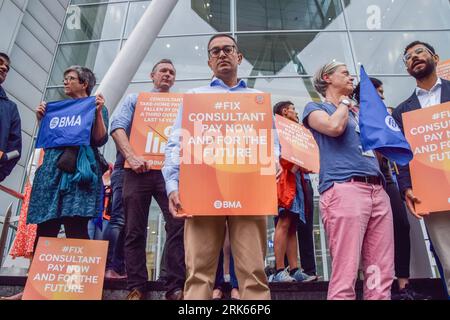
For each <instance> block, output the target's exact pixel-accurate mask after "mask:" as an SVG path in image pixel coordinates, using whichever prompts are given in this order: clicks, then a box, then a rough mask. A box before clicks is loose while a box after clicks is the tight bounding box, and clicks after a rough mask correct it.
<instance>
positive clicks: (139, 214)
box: [122, 169, 186, 294]
mask: <svg viewBox="0 0 450 320" xmlns="http://www.w3.org/2000/svg"><path fill="white" fill-rule="evenodd" d="M122 197H123V198H122V199H123V206H124V210H125V264H126V269H127V274H128V289H129V290H133V289H138V290H141V291H145V287H146V284H147V281H148V272H147V263H146V261H147V254H146V250H145V248H146V244H147V224H148V215H149V210H150V204H151V201H152V198H155V200H156V202H157V203H158V205H159V207H160V208H161V211H162V213H163V215H164V219H165V221H166V232H167V236H166V243H165V251H166V255H165V256H166V261H165V266H166V270H167V282H166V289H167V294H170V293H172V292H173V291H175V290H177V289H183V288H184V282H185V277H186V275H185V274H186V266H185V262H184V220H178V219H175V218H173V217H172V215H171V214H170V212H169V200H168V198H167V195H166V187H165V182H164V178H163V175H162V173H161V171H159V170H151V171H149V172H146V173H142V174H137V173H135V172H134V171H132V170H130V169H126V170H125V175H124V182H123V190H122Z"/></svg>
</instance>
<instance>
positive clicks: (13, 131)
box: [0, 86, 22, 182]
mask: <svg viewBox="0 0 450 320" xmlns="http://www.w3.org/2000/svg"><path fill="white" fill-rule="evenodd" d="M14 150H17V151H19V153H22V131H21V124H20V115H19V111H18V110H17V105H16V104H15V103H14V102H12V101H11V100H9V99H8V97H7V96H6V93H5V91H4V90H3V88H2V87H1V86H0V151H2V152H4V153H7V152H11V151H14ZM19 159H20V157H19V158H15V159H13V160H10V161H7V162H6V163H5V162H3V163H0V182H2V181H3V180H4V179H5V178H6V177H7V176H8V175H9V174H10V173H11V171H12V170H13V168H14V166H15V165H16V163H17V162H18V161H19Z"/></svg>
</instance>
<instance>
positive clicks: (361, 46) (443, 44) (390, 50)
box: [352, 31, 450, 74]
mask: <svg viewBox="0 0 450 320" xmlns="http://www.w3.org/2000/svg"><path fill="white" fill-rule="evenodd" d="M352 38H353V44H354V48H355V55H356V57H357V59H358V60H357V62H358V63H362V64H364V67H365V69H366V71H367V73H369V74H407V72H406V68H405V65H404V63H403V61H402V56H403V52H404V48H405V47H406V46H407V45H408V44H409V43H411V42H413V41H415V40H421V41H425V42H427V43H429V44H431V45H432V46H433V47H434V48H435V50H436V53H437V54H439V56H440V57H441V59H442V60H446V59H449V58H450V46H449V45H448V44H449V42H450V33H449V32H448V31H433V32H425V31H422V32H352Z"/></svg>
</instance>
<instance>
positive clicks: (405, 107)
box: [392, 41, 450, 292]
mask: <svg viewBox="0 0 450 320" xmlns="http://www.w3.org/2000/svg"><path fill="white" fill-rule="evenodd" d="M403 61H404V63H405V66H406V69H407V71H408V73H409V74H410V75H411V76H413V77H414V78H415V79H416V83H417V87H416V89H415V90H414V93H413V94H412V96H411V97H410V98H409V99H407V100H406V101H404V102H402V103H401V104H400V105H399V106H398V107H397V108H396V109H395V110H394V113H393V114H392V116H393V117H394V119H395V120H396V121H397V123H398V125H399V126H400V128H401V129H402V132H403V120H402V113H404V112H409V111H413V110H416V109H420V108H427V107H430V106H434V105H437V104H441V103H444V102H447V101H450V81H447V80H444V79H441V78H438V76H437V74H436V66H437V64H438V63H439V56H438V55H437V54H436V52H435V50H434V48H433V47H432V46H431V45H429V44H428V43H425V42H421V41H414V42H412V43H410V44H409V45H408V46H406V48H405V51H404V56H403ZM399 173H400V174H399V176H398V183H399V187H400V191H401V193H402V195H403V196H404V197H405V200H406V205H407V207H408V209H409V211H410V212H411V213H412V214H413V215H414V216H416V217H417V218H418V219H421V218H422V217H423V218H424V219H425V225H426V227H427V230H428V235H429V237H430V239H431V241H432V244H433V248H434V253H435V255H437V257H438V260H439V261H440V263H441V265H442V269H443V275H442V276H443V278H444V280H445V283H446V285H447V291H448V292H450V211H446V212H440V213H431V214H430V213H425V214H423V213H418V212H416V210H415V204H416V203H420V199H419V198H417V197H416V196H415V195H414V192H413V190H412V183H411V175H410V171H409V166H404V167H400V168H399Z"/></svg>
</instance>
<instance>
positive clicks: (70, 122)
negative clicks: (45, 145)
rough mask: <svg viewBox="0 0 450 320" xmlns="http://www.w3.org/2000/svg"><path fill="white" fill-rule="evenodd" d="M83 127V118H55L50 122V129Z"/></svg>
mask: <svg viewBox="0 0 450 320" xmlns="http://www.w3.org/2000/svg"><path fill="white" fill-rule="evenodd" d="M76 126H81V116H72V117H61V118H59V117H54V118H52V120H50V129H52V130H53V129H55V128H56V127H59V128H66V127H76Z"/></svg>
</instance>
